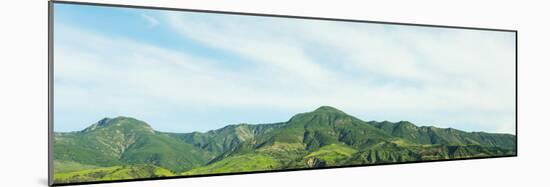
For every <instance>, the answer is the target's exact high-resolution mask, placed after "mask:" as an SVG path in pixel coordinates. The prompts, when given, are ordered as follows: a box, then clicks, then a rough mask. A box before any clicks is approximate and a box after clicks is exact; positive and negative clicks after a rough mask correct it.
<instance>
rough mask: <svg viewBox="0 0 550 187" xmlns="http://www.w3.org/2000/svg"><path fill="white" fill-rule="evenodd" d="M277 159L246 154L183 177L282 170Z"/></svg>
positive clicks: (190, 172)
mask: <svg viewBox="0 0 550 187" xmlns="http://www.w3.org/2000/svg"><path fill="white" fill-rule="evenodd" d="M280 165H281V164H280V163H279V162H278V161H277V159H275V158H273V157H270V156H268V155H263V154H244V155H238V156H232V157H229V158H226V159H223V160H221V161H218V162H215V163H213V164H210V165H207V166H203V167H198V168H195V169H192V170H190V171H187V172H184V173H182V175H197V174H215V173H232V172H246V171H263V170H273V169H277V168H280Z"/></svg>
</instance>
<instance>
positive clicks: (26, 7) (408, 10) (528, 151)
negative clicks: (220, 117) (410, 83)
mask: <svg viewBox="0 0 550 187" xmlns="http://www.w3.org/2000/svg"><path fill="white" fill-rule="evenodd" d="M95 2H111V3H123V4H134V5H151V6H166V7H180V8H192V9H210V10H223V11H238V12H254V13H269V14H286V15H300V16H314V17H334V18H347V19H362V20H376V21H393V22H409V23H423V24H440V25H456V26H470V27H489V28H502V29H517V30H519V36H518V38H519V44H518V45H519V68H518V70H519V116H518V118H519V132H518V138H519V150H518V154H519V157H515V158H500V159H483V160H469V161H452V162H436V163H422V164H408V165H391V166H376V167H361V168H347V169H330V170H317V171H299V172H284V173H270V174H251V175H238V176H221V177H205V178H190V179H175V180H161V181H147V182H131V183H120V184H116V185H115V184H104V185H92V186H121V187H122V186H201V187H205V186H221V185H224V186H237V185H238V186H255V187H257V186H263V187H264V186H277V187H280V186H304V185H306V186H313V185H315V186H343V185H346V186H348V185H349V186H355V185H365V186H366V185H384V186H397V185H408V186H420V185H422V186H481V185H487V186H497V185H504V186H522V185H534V186H549V182H548V180H547V177H548V176H550V175H548V173H550V172H549V171H548V166H550V165H549V161H548V160H549V159H548V158H549V156H550V155H549V153H550V151H549V149H548V147H549V143H550V141H549V139H548V138H549V132H550V128H549V125H550V123H548V122H549V121H550V115H549V114H550V110H549V107H548V106H550V102H549V99H548V96H550V94H549V91H550V89H549V85H550V84H549V83H548V82H549V80H550V76H549V74H550V69H549V67H550V65H549V63H550V59H549V58H548V54H549V53H550V50H549V47H548V46H549V44H550V27H549V22H548V19H545V18H548V17H550V13H549V12H550V11H548V10H549V8H550V6H548V5H545V4H544V1H513V2H510V3H509V2H506V1H504V0H495V1H476V0H461V1H449V2H443V1H441V0H433V1H426V0H415V1H409V0H403V1H393V0H388V1H383V2H382V1H377V2H367V1H364V0H359V1H350V0H338V1H336V0H332V1H323V2H321V1H319V0H316V1H305V0H261V1H258V0H226V1H220V0H218V1H205V0H177V1H176V0H172V1H167V0H164V1H160V0H155V1H152V0H149V1H144V0H141V1H137V0H134V1H132V0H110V1H99V0H96V1H95ZM0 14H1V15H0V20H1V22H0V23H1V27H0V32H1V34H0V37H1V39H0V45H1V53H0V85H1V87H0V88H1V90H0V128H1V131H2V134H1V135H0V148H1V150H2V151H1V153H0V176H1V177H0V186H25V187H30V186H46V185H47V2H46V1H45V0H40V1H39V0H34V1H21V0H11V1H5V2H3V4H2V6H1V10H0ZM495 71H498V69H495Z"/></svg>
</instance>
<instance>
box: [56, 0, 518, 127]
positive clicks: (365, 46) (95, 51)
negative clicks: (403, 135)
mask: <svg viewBox="0 0 550 187" xmlns="http://www.w3.org/2000/svg"><path fill="white" fill-rule="evenodd" d="M54 13H55V16H54V19H55V20H54V30H55V32H54V34H55V36H54V38H55V40H54V48H55V50H54V53H55V54H54V58H55V59H54V62H55V66H54V68H55V69H54V71H55V75H54V76H55V77H54V89H55V93H54V99H55V104H54V107H55V108H54V114H55V117H54V119H55V123H54V127H55V131H59V132H65V131H76V130H81V129H83V128H85V127H87V126H89V125H91V124H92V123H94V122H96V121H98V120H100V119H102V118H104V117H116V116H130V117H134V118H137V119H141V120H144V121H146V122H148V123H149V124H150V125H151V126H153V128H155V129H157V130H160V131H169V132H191V131H207V130H211V129H216V128H220V127H223V126H225V125H228V124H236V123H269V122H281V121H286V120H288V119H289V118H290V117H292V116H293V115H294V114H297V113H301V112H307V111H312V110H314V109H316V108H317V107H319V106H323V105H330V106H334V107H336V108H339V109H341V110H343V111H345V112H347V113H348V114H351V115H354V116H356V117H358V118H360V119H363V120H366V121H369V120H378V121H383V120H388V121H401V120H407V121H411V122H414V123H416V124H417V125H433V126H438V127H453V128H457V129H462V130H466V131H487V132H503V133H514V131H515V129H514V128H515V96H514V92H515V88H514V85H515V82H514V81H515V79H514V71H515V70H514V67H515V64H514V62H515V61H514V54H515V52H514V50H515V49H514V47H515V43H514V41H515V38H514V37H515V36H514V34H513V33H508V32H494V31H479V30H460V29H442V28H431V27H416V26H398V25H383V24H365V23H350V22H334V21H320V20H302V19H286V18H271V17H255V16H237V15H221V14H208V13H193V12H175V11H159V10H144V9H129V8H113V7H97V6H86V5H68V4H55V7H54Z"/></svg>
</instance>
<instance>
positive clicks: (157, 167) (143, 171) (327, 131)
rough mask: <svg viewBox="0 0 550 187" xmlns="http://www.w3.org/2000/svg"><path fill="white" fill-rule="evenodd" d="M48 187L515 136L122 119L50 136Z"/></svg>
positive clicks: (444, 154) (421, 154) (306, 123)
mask: <svg viewBox="0 0 550 187" xmlns="http://www.w3.org/2000/svg"><path fill="white" fill-rule="evenodd" d="M53 142H54V144H53V145H54V154H53V156H54V181H55V183H68V182H71V183H73V182H87V181H103V180H120V179H135V178H150V177H163V176H181V175H201V174H218V173H233V172H249V171H265V170H284V169H296V168H322V167H332V166H346V165H370V164H378V163H399V162H410V161H427V160H443V159H457V158H476V157H491V156H506V155H515V154H516V136H514V135H511V134H498V133H486V132H465V131H461V130H457V129H453V128H437V127H433V126H416V125H415V124H413V123H411V122H407V121H400V122H395V123H394V122H388V121H383V122H376V121H363V120H360V119H358V118H356V117H353V116H351V115H348V114H346V113H344V112H342V111H340V110H338V109H336V108H333V107H329V106H323V107H320V108H318V109H316V110H314V111H312V112H306V113H301V114H297V115H295V116H293V117H292V118H290V120H288V121H286V122H281V123H270V124H255V125H253V124H236V125H228V126H225V127H223V128H220V129H216V130H211V131H207V132H191V133H168V132H159V131H156V130H154V129H153V128H152V127H151V126H150V125H149V124H147V123H146V122H143V121H140V120H138V119H134V118H130V117H116V118H104V119H101V120H99V121H98V122H96V123H94V124H92V125H91V126H89V127H88V128H86V129H84V130H82V131H77V132H67V133H54V140H53Z"/></svg>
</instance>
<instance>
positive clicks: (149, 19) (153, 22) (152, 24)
mask: <svg viewBox="0 0 550 187" xmlns="http://www.w3.org/2000/svg"><path fill="white" fill-rule="evenodd" d="M140 16H141V17H142V18H143V19H144V20H145V21H147V23H148V24H149V27H155V26H157V25H158V24H160V22H159V20H157V19H156V18H154V17H152V16H149V15H147V14H140Z"/></svg>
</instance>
